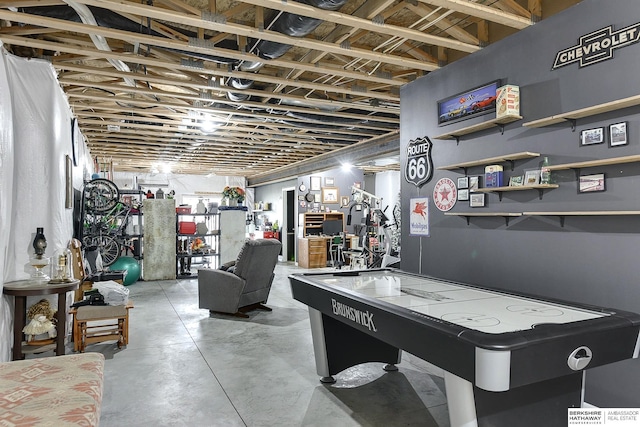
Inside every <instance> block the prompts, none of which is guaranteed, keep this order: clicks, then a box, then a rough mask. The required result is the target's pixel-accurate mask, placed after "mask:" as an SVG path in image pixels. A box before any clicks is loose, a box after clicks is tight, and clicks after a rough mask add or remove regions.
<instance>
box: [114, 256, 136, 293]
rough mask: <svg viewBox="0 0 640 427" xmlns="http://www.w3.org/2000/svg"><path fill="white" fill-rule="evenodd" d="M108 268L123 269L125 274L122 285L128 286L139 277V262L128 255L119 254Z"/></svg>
mask: <svg viewBox="0 0 640 427" xmlns="http://www.w3.org/2000/svg"><path fill="white" fill-rule="evenodd" d="M109 269H110V270H125V271H126V272H127V275H126V276H125V277H124V282H122V284H123V285H125V286H129V285H132V284H134V283H135V282H136V281H137V280H138V279H139V278H140V264H139V263H138V261H137V260H136V259H135V258H132V257H130V256H121V257H120V258H118V259H117V260H116V262H114V263H113V264H111V265H110V266H109Z"/></svg>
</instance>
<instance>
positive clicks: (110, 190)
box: [84, 178, 120, 212]
mask: <svg viewBox="0 0 640 427" xmlns="http://www.w3.org/2000/svg"><path fill="white" fill-rule="evenodd" d="M84 198H85V205H86V207H87V209H88V210H89V211H93V212H106V211H108V210H109V209H113V207H114V206H115V205H116V204H117V203H118V201H119V199H120V193H119V191H118V186H116V185H115V184H114V183H113V182H112V181H109V180H108V179H104V178H97V179H92V180H91V181H89V182H88V183H86V184H85V186H84Z"/></svg>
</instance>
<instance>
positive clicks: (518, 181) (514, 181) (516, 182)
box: [509, 175, 524, 187]
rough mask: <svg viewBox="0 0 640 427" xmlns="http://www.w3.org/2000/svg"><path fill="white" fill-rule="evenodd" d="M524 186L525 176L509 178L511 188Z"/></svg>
mask: <svg viewBox="0 0 640 427" xmlns="http://www.w3.org/2000/svg"><path fill="white" fill-rule="evenodd" d="M523 185H524V175H516V176H512V177H510V178H509V187H522V186H523Z"/></svg>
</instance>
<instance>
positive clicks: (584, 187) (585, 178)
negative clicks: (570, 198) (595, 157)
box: [578, 173, 606, 193]
mask: <svg viewBox="0 0 640 427" xmlns="http://www.w3.org/2000/svg"><path fill="white" fill-rule="evenodd" d="M601 191H606V181H605V175H604V173H594V174H589V175H580V180H579V181H578V193H597V192H601Z"/></svg>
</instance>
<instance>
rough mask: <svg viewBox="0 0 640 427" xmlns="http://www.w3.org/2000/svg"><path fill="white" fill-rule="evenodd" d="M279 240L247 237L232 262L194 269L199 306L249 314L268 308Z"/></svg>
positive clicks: (213, 310) (212, 310) (231, 312)
mask: <svg viewBox="0 0 640 427" xmlns="http://www.w3.org/2000/svg"><path fill="white" fill-rule="evenodd" d="M281 248H282V243H280V242H279V241H278V240H276V239H257V240H247V241H246V242H245V244H244V246H243V247H242V249H241V250H240V253H239V254H238V258H237V260H236V261H235V263H234V264H235V265H232V266H228V265H227V266H225V267H229V268H228V269H227V270H226V271H225V270H223V269H218V270H211V269H200V270H198V301H199V306H200V308H206V309H208V310H209V311H210V312H213V313H226V314H233V315H236V316H239V317H249V316H248V315H246V314H245V312H247V311H250V310H253V309H262V310H267V311H271V309H270V308H269V307H267V306H265V305H263V304H265V303H266V302H267V298H268V297H269V291H270V290H271V283H272V282H273V277H274V273H273V271H274V269H275V267H276V263H277V262H278V255H279V254H280V249H281Z"/></svg>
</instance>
